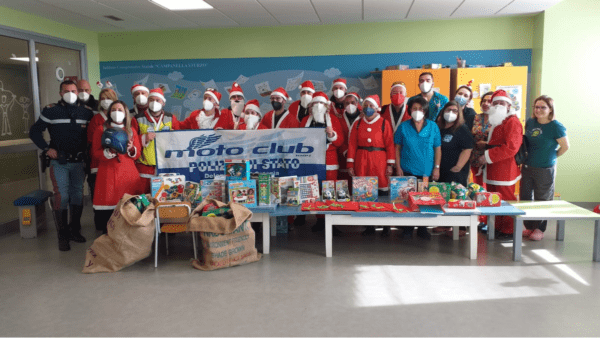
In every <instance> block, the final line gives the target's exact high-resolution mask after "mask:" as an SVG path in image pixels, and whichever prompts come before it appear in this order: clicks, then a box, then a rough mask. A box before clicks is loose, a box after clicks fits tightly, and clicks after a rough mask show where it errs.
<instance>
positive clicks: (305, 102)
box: [300, 94, 312, 108]
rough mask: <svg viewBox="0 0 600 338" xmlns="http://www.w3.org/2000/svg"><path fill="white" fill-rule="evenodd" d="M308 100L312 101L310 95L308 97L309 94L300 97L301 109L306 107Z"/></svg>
mask: <svg viewBox="0 0 600 338" xmlns="http://www.w3.org/2000/svg"><path fill="white" fill-rule="evenodd" d="M310 100H312V95H309V94H305V95H302V97H301V98H300V105H301V106H302V108H306V107H308V104H309V103H310Z"/></svg>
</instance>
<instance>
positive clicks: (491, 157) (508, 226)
mask: <svg viewBox="0 0 600 338" xmlns="http://www.w3.org/2000/svg"><path fill="white" fill-rule="evenodd" d="M488 115H489V118H488V121H489V123H490V124H491V126H492V127H491V129H490V132H489V136H488V137H489V138H488V144H487V147H486V148H487V150H486V151H485V152H484V153H483V155H481V156H480V157H479V163H480V164H481V165H485V167H484V169H483V181H484V182H485V183H486V184H487V190H488V191H490V192H499V193H500V194H502V199H503V200H505V201H515V200H516V199H517V198H516V196H515V184H516V183H517V182H518V181H519V180H520V179H521V170H520V169H519V166H518V165H517V162H516V161H515V155H516V154H517V152H518V151H519V148H520V147H521V143H523V126H522V125H521V121H519V118H518V117H517V113H516V112H515V111H514V109H512V100H511V99H510V97H509V96H508V94H507V93H506V92H505V91H504V90H502V89H499V90H496V91H495V92H494V94H493V95H492V107H491V108H490V110H489V114H488ZM496 230H497V231H498V232H499V234H498V235H499V236H502V235H511V234H512V233H513V220H512V218H511V217H509V216H496Z"/></svg>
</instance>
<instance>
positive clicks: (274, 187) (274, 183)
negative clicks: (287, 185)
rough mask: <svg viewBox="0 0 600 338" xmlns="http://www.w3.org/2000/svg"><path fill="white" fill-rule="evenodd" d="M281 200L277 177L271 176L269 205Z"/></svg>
mask: <svg viewBox="0 0 600 338" xmlns="http://www.w3.org/2000/svg"><path fill="white" fill-rule="evenodd" d="M279 202H281V199H280V198H279V177H271V205H277V204H279Z"/></svg>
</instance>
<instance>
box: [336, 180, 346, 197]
mask: <svg viewBox="0 0 600 338" xmlns="http://www.w3.org/2000/svg"><path fill="white" fill-rule="evenodd" d="M335 200H336V201H339V202H350V190H349V189H348V181H347V180H338V181H335Z"/></svg>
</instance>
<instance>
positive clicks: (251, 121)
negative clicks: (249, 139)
mask: <svg viewBox="0 0 600 338" xmlns="http://www.w3.org/2000/svg"><path fill="white" fill-rule="evenodd" d="M242 116H243V117H242V119H243V120H242V122H240V124H239V125H238V128H237V129H238V130H258V129H267V128H266V127H265V126H263V125H262V124H261V123H260V120H261V118H262V115H261V112H260V103H259V102H258V100H256V99H252V100H250V101H248V103H246V106H244V112H243V113H242Z"/></svg>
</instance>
